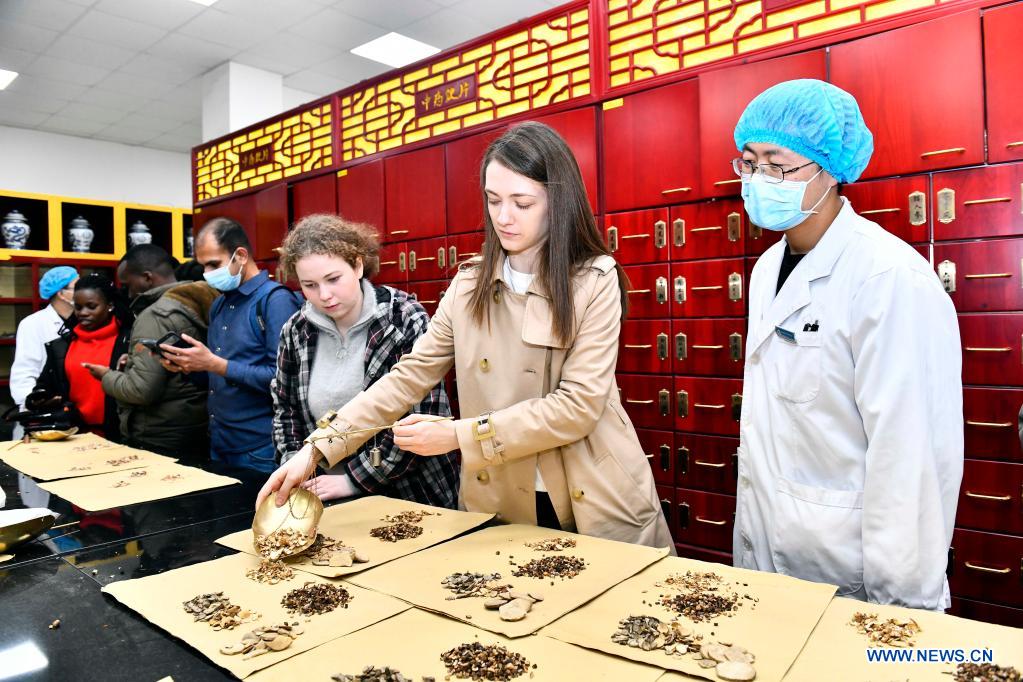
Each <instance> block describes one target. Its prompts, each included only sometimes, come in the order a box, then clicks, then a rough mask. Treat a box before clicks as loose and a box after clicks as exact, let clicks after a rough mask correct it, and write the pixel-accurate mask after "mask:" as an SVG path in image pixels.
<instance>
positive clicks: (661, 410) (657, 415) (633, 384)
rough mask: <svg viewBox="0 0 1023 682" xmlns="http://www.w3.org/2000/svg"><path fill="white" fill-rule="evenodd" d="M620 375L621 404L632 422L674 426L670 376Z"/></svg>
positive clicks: (656, 426) (652, 426)
mask: <svg viewBox="0 0 1023 682" xmlns="http://www.w3.org/2000/svg"><path fill="white" fill-rule="evenodd" d="M617 379H618V392H619V394H620V395H621V397H622V405H624V406H625V411H626V412H627V413H628V415H629V417H630V418H631V419H632V422H633V424H635V425H636V426H637V427H642V428H647V429H662V430H664V431H671V430H672V424H673V422H674V417H673V416H672V411H671V408H672V393H671V388H672V385H671V377H670V376H654V375H644V374H618V375H617Z"/></svg>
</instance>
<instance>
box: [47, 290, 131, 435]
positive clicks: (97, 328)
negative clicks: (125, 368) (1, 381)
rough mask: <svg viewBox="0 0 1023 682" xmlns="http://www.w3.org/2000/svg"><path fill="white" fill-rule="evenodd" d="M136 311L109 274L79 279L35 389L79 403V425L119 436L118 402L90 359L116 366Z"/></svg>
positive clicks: (77, 408) (125, 349) (48, 346)
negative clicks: (68, 312) (90, 367)
mask: <svg viewBox="0 0 1023 682" xmlns="http://www.w3.org/2000/svg"><path fill="white" fill-rule="evenodd" d="M133 319H134V318H133V316H132V314H131V312H130V311H129V310H128V304H127V303H126V302H125V301H124V299H123V298H122V296H121V294H120V292H119V291H118V290H117V289H116V288H115V287H114V285H113V283H112V282H111V281H110V280H109V279H107V278H106V277H104V276H102V275H98V274H92V275H86V276H85V277H82V278H81V279H79V280H78V282H77V283H76V284H75V295H74V299H73V312H72V315H71V317H70V318H68V320H67V322H65V326H64V328H63V329H62V330H61V335H60V336H59V337H58V338H57V339H55V340H54V341H51V342H50V343H48V344H46V364H45V366H44V367H43V372H42V374H41V375H40V376H39V380H38V382H37V383H36V390H39V389H46V391H47V392H48V394H49V395H51V396H60V397H61V398H62V399H64V400H68V401H70V402H71V403H73V404H74V406H75V408H76V410H77V412H78V414H77V421H78V423H79V428H83V429H86V430H88V431H92V432H93V433H97V434H99V435H101V436H104V437H106V438H108V439H110V440H113V441H118V440H120V427H119V424H118V418H117V403H116V402H115V401H114V400H113V399H112V398H110V397H108V396H107V395H106V393H104V392H103V386H102V385H101V384H100V382H99V380H98V379H95V378H94V377H93V376H92V375H91V374H90V373H89V370H88V369H86V368H85V364H96V365H104V366H106V367H110V368H112V369H116V367H117V363H118V360H119V359H120V357H121V356H122V355H124V354H125V353H127V352H128V339H129V337H130V335H131V324H132V321H133Z"/></svg>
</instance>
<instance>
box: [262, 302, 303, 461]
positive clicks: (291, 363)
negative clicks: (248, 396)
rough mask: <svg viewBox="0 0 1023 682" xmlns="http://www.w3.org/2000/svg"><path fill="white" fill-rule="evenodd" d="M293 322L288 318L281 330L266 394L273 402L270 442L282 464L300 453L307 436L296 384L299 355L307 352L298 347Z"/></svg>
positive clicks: (298, 379)
mask: <svg viewBox="0 0 1023 682" xmlns="http://www.w3.org/2000/svg"><path fill="white" fill-rule="evenodd" d="M295 327H296V325H295V318H294V317H293V318H291V319H290V320H289V321H288V322H287V323H285V325H284V327H283V328H282V329H281V338H280V346H279V347H278V349H277V373H276V374H275V375H274V378H273V380H272V381H271V382H270V394H271V395H272V396H273V401H274V418H273V440H274V445H275V446H276V448H277V454H278V457H279V459H280V460H281V461H282V462H284V461H287V460H288V459H290V458H291V457H292V456H293V455H294V454H295V453H296V452H298V451H299V450H301V449H302V442H303V441H304V440H305V437H306V436H307V435H308V434H307V433H306V432H305V431H306V424H305V419H304V417H303V414H302V411H303V409H304V405H303V401H302V397H301V392H300V390H299V382H300V381H301V365H302V363H301V359H300V358H299V353H302V352H308V351H307V349H306V348H304V346H303V344H300V343H298V340H297V338H296V337H297V335H298V331H297V330H296V328H295Z"/></svg>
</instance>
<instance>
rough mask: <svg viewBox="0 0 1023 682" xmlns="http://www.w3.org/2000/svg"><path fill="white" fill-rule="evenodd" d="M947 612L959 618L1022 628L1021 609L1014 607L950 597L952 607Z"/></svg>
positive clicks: (1022, 612) (1022, 617)
mask: <svg viewBox="0 0 1023 682" xmlns="http://www.w3.org/2000/svg"><path fill="white" fill-rule="evenodd" d="M949 613H950V614H952V615H953V616H959V617H960V618H969V619H970V620H979V621H983V622H985V623H997V624H998V625H1007V626H1009V627H1012V628H1023V609H1014V608H1011V607H1009V606H999V605H997V604H988V603H986V602H980V601H974V600H973V599H961V598H959V597H952V608H951V609H950V610H949Z"/></svg>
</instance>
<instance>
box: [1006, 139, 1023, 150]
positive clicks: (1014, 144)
mask: <svg viewBox="0 0 1023 682" xmlns="http://www.w3.org/2000/svg"><path fill="white" fill-rule="evenodd" d="M1016 147H1023V140H1020V141H1019V142H1010V143H1009V144H1007V145H1005V148H1006V149H1014V148H1016Z"/></svg>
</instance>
